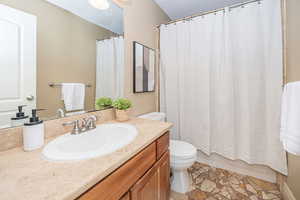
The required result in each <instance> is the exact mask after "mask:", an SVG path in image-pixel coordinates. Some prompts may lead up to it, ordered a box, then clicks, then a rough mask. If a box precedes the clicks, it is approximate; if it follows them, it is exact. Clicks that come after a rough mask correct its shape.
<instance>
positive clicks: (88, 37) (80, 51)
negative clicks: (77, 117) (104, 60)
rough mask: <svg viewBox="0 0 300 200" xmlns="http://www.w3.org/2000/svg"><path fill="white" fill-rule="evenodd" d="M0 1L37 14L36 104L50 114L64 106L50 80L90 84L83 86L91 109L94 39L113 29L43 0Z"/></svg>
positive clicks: (93, 90) (94, 68) (92, 101)
mask: <svg viewBox="0 0 300 200" xmlns="http://www.w3.org/2000/svg"><path fill="white" fill-rule="evenodd" d="M0 3H2V4H5V5H8V6H10V7H13V8H17V9H19V10H23V11H25V12H27V13H30V14H33V15H35V16H37V107H39V108H46V109H47V111H45V112H43V115H44V116H45V115H46V116H53V115H54V114H55V112H56V110H57V109H58V108H63V104H62V101H61V100H60V99H61V95H60V94H61V93H60V88H50V87H49V86H48V83H49V82H57V83H61V82H78V83H90V84H92V86H93V87H92V88H87V90H86V109H93V108H94V98H95V79H96V75H95V73H96V40H97V39H102V38H107V37H109V36H111V35H113V33H112V32H110V31H108V30H106V29H104V28H101V27H99V26H96V25H94V24H92V23H89V22H87V21H85V20H83V19H81V18H79V17H77V16H75V15H73V14H71V13H69V12H67V11H65V10H63V9H61V8H58V7H56V6H53V5H51V4H49V3H47V2H46V1H45V0H0ZM43 115H42V116H43Z"/></svg>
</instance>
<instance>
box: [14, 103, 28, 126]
mask: <svg viewBox="0 0 300 200" xmlns="http://www.w3.org/2000/svg"><path fill="white" fill-rule="evenodd" d="M25 106H26V105H22V106H18V110H19V112H18V113H16V117H12V118H11V126H12V127H15V126H23V124H24V123H26V122H27V120H28V116H25V113H24V112H23V111H22V110H23V107H25Z"/></svg>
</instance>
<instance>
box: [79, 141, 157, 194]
mask: <svg viewBox="0 0 300 200" xmlns="http://www.w3.org/2000/svg"><path fill="white" fill-rule="evenodd" d="M155 162H156V143H155V142H154V143H152V144H151V145H149V146H148V147H146V148H145V149H144V150H143V151H141V152H140V153H139V154H137V155H136V156H135V157H133V158H132V159H131V160H129V161H128V162H127V163H125V164H124V165H123V166H121V167H120V168H119V169H117V170H116V171H114V172H113V173H112V174H111V175H109V176H108V177H106V178H105V179H104V180H102V181H101V182H100V183H98V184H97V185H95V186H94V187H93V188H91V189H90V190H89V191H87V192H86V193H85V194H83V195H82V196H81V197H79V198H78V199H80V200H100V199H101V200H116V199H120V198H121V197H122V196H123V195H124V194H125V193H126V192H127V191H128V190H129V189H130V188H131V187H132V186H133V185H134V183H135V182H137V180H138V179H139V178H140V177H141V176H143V174H145V173H146V171H148V169H150V167H151V166H152V165H153V164H154V163H155Z"/></svg>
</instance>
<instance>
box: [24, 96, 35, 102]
mask: <svg viewBox="0 0 300 200" xmlns="http://www.w3.org/2000/svg"><path fill="white" fill-rule="evenodd" d="M26 99H27V101H32V100H33V99H34V96H32V95H29V96H27V97H26Z"/></svg>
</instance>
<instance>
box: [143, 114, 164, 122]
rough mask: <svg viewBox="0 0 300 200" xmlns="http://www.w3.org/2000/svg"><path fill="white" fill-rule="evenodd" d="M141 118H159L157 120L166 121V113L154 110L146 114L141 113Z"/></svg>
mask: <svg viewBox="0 0 300 200" xmlns="http://www.w3.org/2000/svg"><path fill="white" fill-rule="evenodd" d="M139 118H143V119H150V120H157V121H162V122H164V121H166V114H165V113H161V112H152V113H147V114H144V115H140V116H139Z"/></svg>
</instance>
